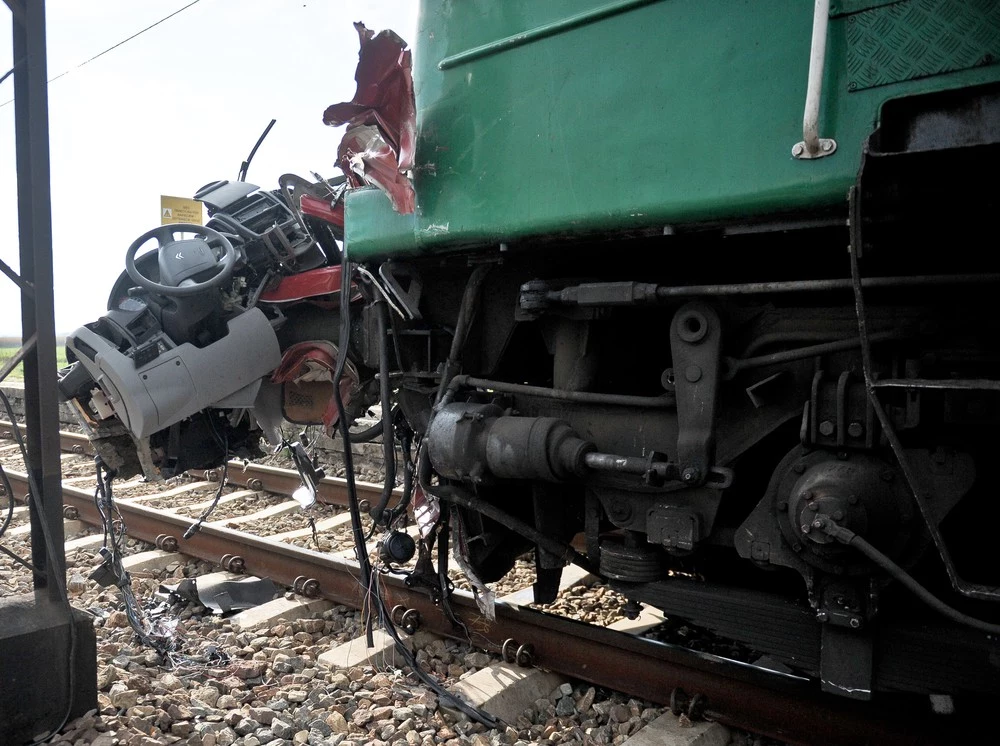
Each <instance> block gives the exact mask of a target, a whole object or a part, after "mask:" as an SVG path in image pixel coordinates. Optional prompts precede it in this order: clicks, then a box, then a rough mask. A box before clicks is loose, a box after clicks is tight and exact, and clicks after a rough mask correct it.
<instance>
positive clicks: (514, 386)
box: [451, 376, 677, 407]
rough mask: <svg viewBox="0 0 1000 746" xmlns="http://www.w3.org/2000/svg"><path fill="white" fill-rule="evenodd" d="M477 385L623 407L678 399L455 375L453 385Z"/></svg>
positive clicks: (662, 404)
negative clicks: (596, 391) (553, 387)
mask: <svg viewBox="0 0 1000 746" xmlns="http://www.w3.org/2000/svg"><path fill="white" fill-rule="evenodd" d="M460 386H475V387H477V388H481V389H490V390H492V391H502V392H504V393H507V394H522V395H524V396H541V397H544V398H546V399H559V400H561V401H572V402H579V403H581V404H610V405H616V406H623V407H673V406H674V405H675V404H676V401H677V400H676V399H675V397H674V396H673V395H664V396H628V395H625V394H595V393H591V392H589V391H565V390H563V389H550V388H545V387H543V386H526V385H524V384H520V383H506V382H504V381H490V380H487V379H485V378H473V377H472V376H455V377H454V378H453V379H452V382H451V387H452V388H454V389H457V388H458V387H460Z"/></svg>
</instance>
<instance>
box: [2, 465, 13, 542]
mask: <svg viewBox="0 0 1000 746" xmlns="http://www.w3.org/2000/svg"><path fill="white" fill-rule="evenodd" d="M0 484H2V485H3V493H4V495H6V496H7V510H6V511H5V513H4V517H3V522H2V523H0V536H3V535H4V533H5V532H6V531H7V527H8V526H9V525H10V522H11V521H12V520H14V488H13V487H12V486H11V484H10V480H9V479H8V478H7V472H5V471H4V469H3V464H0Z"/></svg>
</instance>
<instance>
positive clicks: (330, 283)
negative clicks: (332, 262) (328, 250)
mask: <svg viewBox="0 0 1000 746" xmlns="http://www.w3.org/2000/svg"><path fill="white" fill-rule="evenodd" d="M340 277H341V268H340V266H339V265H338V266H336V267H320V268H318V269H311V270H309V271H307V272H300V273H299V274H297V275H287V276H285V277H282V278H281V279H280V280H279V281H278V282H277V284H275V285H273V286H272V287H269V288H268V289H267V290H265V291H264V292H263V293H261V294H260V299H261V300H262V301H264V302H265V303H295V302H297V301H300V300H305V299H306V298H318V297H324V296H329V295H333V294H335V293H336V294H338V295H339V293H340ZM355 292H357V291H355ZM351 300H354V299H353V298H352V299H351Z"/></svg>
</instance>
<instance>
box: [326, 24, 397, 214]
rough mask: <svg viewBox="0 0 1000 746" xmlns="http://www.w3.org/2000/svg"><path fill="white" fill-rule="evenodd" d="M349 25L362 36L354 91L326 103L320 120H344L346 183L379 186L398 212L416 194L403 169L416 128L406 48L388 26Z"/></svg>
mask: <svg viewBox="0 0 1000 746" xmlns="http://www.w3.org/2000/svg"><path fill="white" fill-rule="evenodd" d="M354 27H355V28H356V29H357V30H358V38H359V39H360V42H361V51H360V52H359V53H358V67H357V70H356V71H355V74H354V79H355V80H356V81H357V84H358V87H357V91H356V92H355V94H354V99H353V100H351V101H346V102H343V103H339V104H333V105H332V106H329V107H327V109H326V111H325V112H324V113H323V122H324V123H325V124H328V125H330V126H332V127H336V126H339V125H341V124H346V125H347V130H346V131H345V132H344V137H343V139H342V140H341V142H340V147H339V148H338V150H337V160H338V165H339V166H340V167H341V169H343V171H344V173H345V174H346V176H347V180H348V183H350V185H351V186H353V187H359V186H376V187H379V188H380V189H382V190H383V191H385V193H386V194H388V195H389V199H390V200H391V201H392V206H393V208H394V209H395V210H396V211H397V212H399V213H402V214H404V215H405V214H409V213H412V212H413V210H414V207H415V204H416V198H415V195H414V192H413V185H412V184H411V183H410V180H409V179H408V178H407V177H406V175H405V174H406V172H407V171H409V170H410V169H411V168H412V167H413V158H414V150H415V142H416V129H417V115H416V104H415V102H414V98H413V76H412V74H411V67H412V59H411V54H410V50H408V49H406V42H405V41H403V40H402V39H400V38H399V36H397V35H396V34H395V33H394V32H392V31H380V32H379V33H378V34H377V35H376V34H375V33H374V32H373V31H371V30H369V29H367V28H365V25H364V24H363V23H356V24H354Z"/></svg>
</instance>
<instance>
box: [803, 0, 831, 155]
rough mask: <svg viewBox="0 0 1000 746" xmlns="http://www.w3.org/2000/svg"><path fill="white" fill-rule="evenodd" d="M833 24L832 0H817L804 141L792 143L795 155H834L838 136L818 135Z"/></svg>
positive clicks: (814, 12)
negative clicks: (835, 137) (829, 40)
mask: <svg viewBox="0 0 1000 746" xmlns="http://www.w3.org/2000/svg"><path fill="white" fill-rule="evenodd" d="M829 25H830V0H816V5H815V8H814V9H813V32H812V46H811V48H810V51H809V82H808V86H807V88H806V107H805V112H804V113H803V115H802V142H797V143H795V145H794V146H793V147H792V156H793V157H794V158H798V159H799V160H812V159H816V158H823V157H825V156H828V155H833V153H834V152H836V150H837V142H836V140H832V139H827V138H821V137H820V136H819V104H820V99H821V98H822V94H823V73H824V71H825V69H826V37H827V29H828V27H829Z"/></svg>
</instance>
